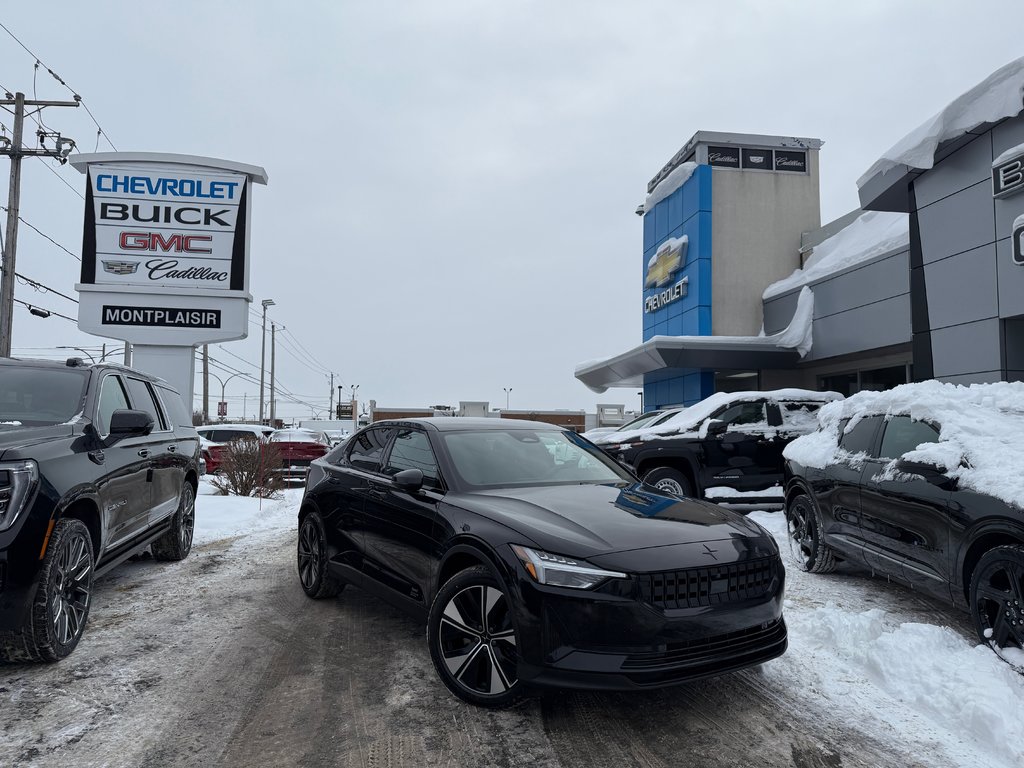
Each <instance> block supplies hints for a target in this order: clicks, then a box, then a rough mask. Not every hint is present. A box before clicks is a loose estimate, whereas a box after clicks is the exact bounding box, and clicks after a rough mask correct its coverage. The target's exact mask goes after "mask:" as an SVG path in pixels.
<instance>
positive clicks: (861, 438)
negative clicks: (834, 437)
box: [839, 416, 882, 456]
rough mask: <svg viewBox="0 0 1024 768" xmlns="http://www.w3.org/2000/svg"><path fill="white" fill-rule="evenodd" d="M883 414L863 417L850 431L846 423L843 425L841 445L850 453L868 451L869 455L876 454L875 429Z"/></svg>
mask: <svg viewBox="0 0 1024 768" xmlns="http://www.w3.org/2000/svg"><path fill="white" fill-rule="evenodd" d="M881 420H882V417H881V416H869V417H868V418H866V419H861V420H860V421H858V422H857V424H856V425H855V426H854V427H853V429H851V430H850V431H849V432H847V431H846V425H845V424H844V425H843V433H842V437H841V438H840V439H839V447H840V448H842V449H843V450H844V451H847V452H849V453H866V454H867V455H868V456H874V455H875V430H876V429H877V428H878V422H880V421H881Z"/></svg>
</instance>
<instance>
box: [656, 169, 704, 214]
mask: <svg viewBox="0 0 1024 768" xmlns="http://www.w3.org/2000/svg"><path fill="white" fill-rule="evenodd" d="M695 170H697V164H696V163H693V162H690V163H680V164H679V165H678V166H677V167H675V168H673V169H672V172H671V173H669V175H668V176H666V177H665V178H664V179H662V180H661V181H659V182H658V185H657V186H656V187H655V188H654V189H652V190H651V193H650V194H649V195H648V196H647V198H646V199H645V200H644V213H647V212H649V211H652V210H654V206H656V205H657V204H658V203H660V202H661V201H662V200H664V199H665V198H666V197H668V196H669V195H671V194H672V193H673V192H675V191H676V190H677V189H679V188H680V187H681V186H683V184H685V183H686V181H687V179H689V178H690V177H691V176H692V175H693V172H694V171H695Z"/></svg>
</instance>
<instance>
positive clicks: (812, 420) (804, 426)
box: [780, 402, 821, 434]
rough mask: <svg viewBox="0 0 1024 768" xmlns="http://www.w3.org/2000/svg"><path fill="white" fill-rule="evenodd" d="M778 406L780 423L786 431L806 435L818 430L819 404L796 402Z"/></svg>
mask: <svg viewBox="0 0 1024 768" xmlns="http://www.w3.org/2000/svg"><path fill="white" fill-rule="evenodd" d="M780 405H781V406H782V421H783V424H785V427H786V429H787V430H788V431H790V432H799V433H800V434H806V433H808V432H813V431H814V430H816V429H817V428H818V411H820V410H821V403H814V402H798V403H780Z"/></svg>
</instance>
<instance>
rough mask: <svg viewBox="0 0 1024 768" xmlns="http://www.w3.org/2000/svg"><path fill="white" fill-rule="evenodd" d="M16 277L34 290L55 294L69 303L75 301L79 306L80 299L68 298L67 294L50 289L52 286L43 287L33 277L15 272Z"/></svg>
mask: <svg viewBox="0 0 1024 768" xmlns="http://www.w3.org/2000/svg"><path fill="white" fill-rule="evenodd" d="M14 276H15V277H17V278H18V279H19V280H23V281H24V282H26V283H28V284H29V285H31V286H32V287H33V288H36V289H39V290H42V291H48V292H50V293H55V294H57V295H58V296H60V297H62V298H65V299H67V300H68V301H73V302H75V304H77V303H78V299H74V298H72V297H71V296H68V295H67V294H66V293H61V292H60V291H58V290H57V289H55V288H51V287H50V286H48V285H43V284H42V283H40V282H39V281H38V280H33V279H32V278H31V277H25V276H24V275H23V274H21V273H20V272H15V273H14Z"/></svg>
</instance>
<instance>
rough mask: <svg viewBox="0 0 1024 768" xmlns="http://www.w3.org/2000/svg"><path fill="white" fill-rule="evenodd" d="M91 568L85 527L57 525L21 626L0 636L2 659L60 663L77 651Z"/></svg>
mask: <svg viewBox="0 0 1024 768" xmlns="http://www.w3.org/2000/svg"><path fill="white" fill-rule="evenodd" d="M95 565H96V562H95V560H94V557H93V551H92V537H91V536H90V535H89V529H88V528H86V527H85V523H83V522H82V521H81V520H75V519H73V518H65V519H63V520H58V521H57V524H56V525H54V527H53V533H52V534H51V535H50V541H49V543H48V544H47V547H46V557H45V558H44V559H43V568H42V571H41V572H40V574H39V589H38V590H37V592H36V597H35V600H33V602H32V610H31V612H30V614H29V617H28V619H27V621H26V623H25V625H24V626H22V627H21V628H20V629H18V630H15V631H14V632H5V633H3V634H2V635H0V659H2V660H4V661H59V660H60V659H63V658H64V657H65V656H67V655H68V654H70V653H71V652H72V651H73V650H75V646H76V645H78V641H79V640H81V639H82V633H83V632H85V623H86V621H87V620H88V618H89V607H90V605H91V604H92V580H93V574H94V571H95Z"/></svg>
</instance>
